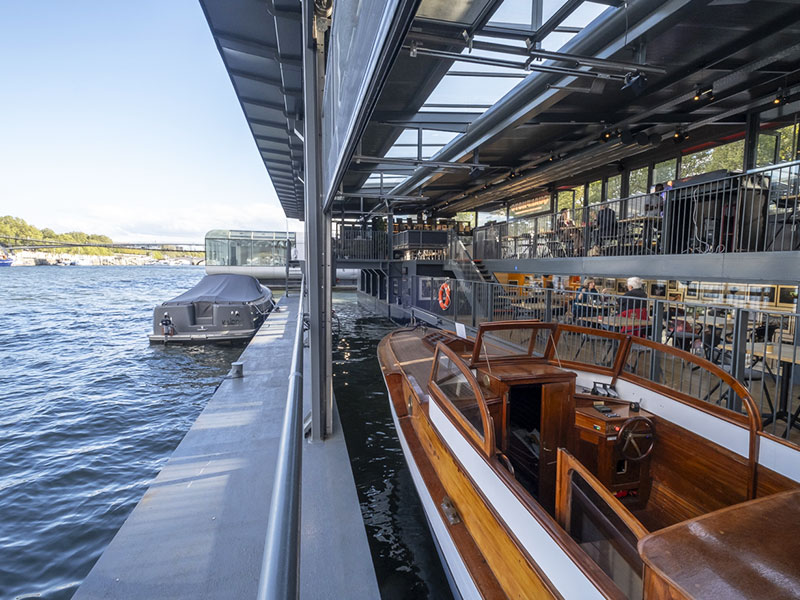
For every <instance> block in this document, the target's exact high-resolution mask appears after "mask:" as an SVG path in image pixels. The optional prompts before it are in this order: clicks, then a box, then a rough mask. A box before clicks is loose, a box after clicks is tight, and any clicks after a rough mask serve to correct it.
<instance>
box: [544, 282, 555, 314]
mask: <svg viewBox="0 0 800 600" xmlns="http://www.w3.org/2000/svg"><path fill="white" fill-rule="evenodd" d="M544 321H545V323H552V322H553V288H547V289H546V290H545V291H544Z"/></svg>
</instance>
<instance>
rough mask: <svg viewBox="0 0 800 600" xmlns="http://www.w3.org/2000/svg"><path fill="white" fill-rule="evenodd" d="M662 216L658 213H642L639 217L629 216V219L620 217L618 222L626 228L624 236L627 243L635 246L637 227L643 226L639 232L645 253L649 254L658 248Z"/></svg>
mask: <svg viewBox="0 0 800 600" xmlns="http://www.w3.org/2000/svg"><path fill="white" fill-rule="evenodd" d="M661 220H662V218H661V217H660V216H658V215H642V216H637V217H628V218H627V219H620V220H619V221H618V222H619V223H620V224H621V225H622V226H623V227H624V228H625V230H626V231H625V232H623V234H622V236H621V237H622V238H623V239H624V240H625V245H627V246H630V247H633V246H635V243H634V242H635V238H636V231H635V229H636V228H637V227H638V228H641V231H640V232H639V235H640V238H639V239H640V240H641V242H642V249H643V251H644V252H645V253H647V254H649V253H651V252H653V251H654V249H657V248H658V235H659V233H660V231H661V230H660V227H659V225H660V223H661Z"/></svg>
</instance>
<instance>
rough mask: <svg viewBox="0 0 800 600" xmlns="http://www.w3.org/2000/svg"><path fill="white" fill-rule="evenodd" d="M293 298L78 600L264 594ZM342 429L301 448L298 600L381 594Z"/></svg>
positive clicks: (223, 390)
mask: <svg viewBox="0 0 800 600" xmlns="http://www.w3.org/2000/svg"><path fill="white" fill-rule="evenodd" d="M297 300H298V298H297V297H296V296H294V297H290V298H282V299H281V302H280V307H281V310H280V311H279V312H277V313H273V314H272V315H270V317H269V318H268V319H267V322H266V323H265V324H264V326H263V327H262V328H261V330H260V331H259V333H258V334H257V335H256V336H255V337H254V338H253V340H252V341H251V343H250V344H249V345H248V347H247V348H246V349H245V351H244V353H243V354H242V357H241V359H240V360H242V361H243V362H244V375H245V376H244V377H243V378H241V379H226V380H224V381H223V382H222V384H221V385H220V387H219V389H218V390H217V391H216V393H215V394H214V397H213V398H212V399H211V400H210V401H209V403H208V405H207V406H206V408H205V410H203V412H202V413H201V414H200V416H199V417H198V419H197V421H196V422H195V424H194V425H193V426H192V428H191V429H190V430H189V432H188V433H187V434H186V436H185V437H184V439H183V441H181V443H180V445H179V446H178V448H177V449H176V450H175V452H174V454H173V455H172V457H171V458H170V460H169V461H168V462H167V464H166V465H165V466H164V468H163V469H162V471H161V472H160V473H159V475H158V476H157V477H156V479H155V480H154V481H153V483H152V485H151V486H150V488H149V489H148V491H147V492H146V493H145V495H144V497H143V498H142V500H141V501H140V502H139V504H138V505H137V506H136V508H135V509H134V510H133V512H132V513H131V515H130V516H129V517H128V519H127V520H126V521H125V523H124V524H123V526H122V527H121V528H120V530H119V531H118V532H117V535H116V536H115V537H114V539H113V540H112V541H111V543H110V544H109V546H108V548H107V549H106V551H105V552H104V553H103V555H102V556H101V557H100V559H99V560H98V561H97V563H96V564H95V566H94V568H93V569H92V571H91V572H90V573H89V575H88V576H87V578H86V579H85V581H84V582H83V584H82V585H81V586H80V588H79V589H78V591H77V592H76V594H75V596H74V598H75V599H77V600H86V599H99V598H104V599H105V598H126V599H140V598H141V599H147V600H152V599H154V598H170V599H176V600H177V599H183V598H186V599H192V600H196V599H197V598H214V599H217V598H219V599H225V598H231V599H234V598H235V599H237V600H242V599H249V598H255V597H256V590H257V587H258V580H259V575H260V570H261V560H262V554H263V550H264V538H265V536H266V530H267V515H268V511H269V502H270V496H271V493H272V479H273V474H274V470H275V458H276V456H277V447H278V442H279V436H280V429H281V422H282V419H283V412H284V407H285V403H286V394H287V391H288V374H289V367H290V364H291V359H292V345H293V338H294V328H295V324H296V319H297V310H298V302H297ZM305 362H306V367H307V366H308V361H305ZM306 372H307V370H306ZM306 379H308V378H306ZM306 389H307V388H306ZM336 425H337V427H336V433H335V435H334V436H333V437H332V438H331V439H329V440H327V441H325V442H324V443H317V444H310V443H304V453H303V483H302V485H303V508H302V530H303V534H302V540H301V582H302V583H301V597H302V598H304V599H316V598H379V591H378V586H377V582H376V580H375V572H374V568H373V565H372V559H371V556H370V554H369V547H368V544H367V538H366V534H365V531H364V523H363V520H362V518H361V512H360V509H359V505H358V498H357V496H356V490H355V484H354V482H353V475H352V470H351V468H350V461H349V457H348V455H347V448H346V446H345V443H344V438H343V436H342V434H341V427H338V415H336Z"/></svg>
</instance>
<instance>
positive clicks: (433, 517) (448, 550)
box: [389, 401, 481, 600]
mask: <svg viewBox="0 0 800 600" xmlns="http://www.w3.org/2000/svg"><path fill="white" fill-rule="evenodd" d="M389 405H390V408H391V410H392V420H393V421H394V426H395V429H396V430H397V437H398V439H399V440H400V446H401V447H402V448H403V454H404V455H405V457H406V464H407V465H408V470H409V471H411V478H412V479H413V480H414V487H416V488H417V494H418V495H419V498H420V501H421V502H422V508H423V509H424V510H425V514H426V515H427V516H428V523H429V525H430V528H431V533H432V534H433V535H434V537H436V541H437V542H438V543H439V548H440V549H441V551H442V554H443V555H444V557H445V561H446V562H447V565H446V567H445V568H447V569H449V570H450V574H451V575H452V577H453V581H454V582H455V584H456V587H458V591H459V592H460V593H461V596H462V597H463V598H465V599H469V600H472V599H473V598H474V599H475V600H480V598H481V594H480V592H479V591H478V588H477V586H476V585H475V582H474V581H473V579H472V576H471V575H470V573H469V570H468V569H467V566H466V565H465V564H464V561H463V560H462V559H461V555H460V554H459V552H458V549H457V548H456V545H455V542H453V538H452V537H450V532H449V531H448V530H447V525H446V524H445V522H444V521H443V520H442V516H441V514H440V513H439V511H438V509H437V508H436V504H435V503H434V501H433V498H431V495H430V494H429V493H428V488H427V486H426V485H425V481H424V480H423V479H422V474H421V473H420V471H419V469H418V468H417V463H416V461H415V460H414V456H413V455H412V454H411V450H410V449H409V447H408V444H407V443H406V438H405V436H404V435H403V430H402V429H401V427H400V423H399V422H398V419H397V414H396V413H395V410H394V405H393V404H392V403H391V401H390V402H389Z"/></svg>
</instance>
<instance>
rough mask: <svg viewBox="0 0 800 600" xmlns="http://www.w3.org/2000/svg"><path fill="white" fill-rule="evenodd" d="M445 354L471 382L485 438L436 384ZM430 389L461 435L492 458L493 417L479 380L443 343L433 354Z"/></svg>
mask: <svg viewBox="0 0 800 600" xmlns="http://www.w3.org/2000/svg"><path fill="white" fill-rule="evenodd" d="M441 354H444V355H445V356H447V358H449V359H450V362H451V363H452V364H454V365H455V366H456V368H457V369H458V370H459V371H461V373H462V375H464V377H465V378H466V380H467V382H469V384H470V387H471V388H472V392H473V394H475V400H476V402H477V404H478V412H480V415H481V423H482V424H483V436H481V435H480V434H479V433H478V431H477V430H476V429H475V427H473V425H472V424H471V423H470V422H469V421H468V420H467V418H466V417H465V416H464V415H463V414H462V413H461V411H460V410H459V409H458V408H457V407H456V406H455V404H453V402H452V401H451V400H450V398H448V396H447V394H445V393H444V391H443V390H442V389H441V388H440V387H439V385H438V384H437V383H436V379H435V378H436V371H437V367H438V366H439V356H440V355H441ZM428 389H429V390H430V391H431V392H433V393H432V394H431V398H433V400H434V402H436V404H437V405H438V406H439V407H440V408H441V409H442V410H443V411H444V412H445V413H446V414H447V415H448V416H449V417H450V419H451V421H453V422H454V423H455V424H456V426H457V428H458V429H459V430H460V431H461V433H462V434H463V435H464V436H465V437H467V438H468V439H469V440H470V441H471V442H472V443H473V445H475V446H476V447H477V448H480V449H481V451H482V452H483V453H484V454H485V456H486V457H492V456H494V454H495V451H496V450H495V440H494V423H493V421H492V417H491V416H490V415H489V408H488V407H487V406H486V398H484V396H483V392H481V389H480V386H479V385H478V382H477V380H476V379H475V377H474V376H473V375H472V372H471V371H470V369H469V368H468V367H467V365H466V364H464V361H463V360H462V359H461V357H460V356H458V355H457V354H456V353H455V352H454V351H453V350H452V349H450V348H448V347H447V346H445V345H444V344H443V343H442V342H439V343H437V344H436V350H435V351H434V353H433V364H432V365H431V372H430V375H429V376H428Z"/></svg>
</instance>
